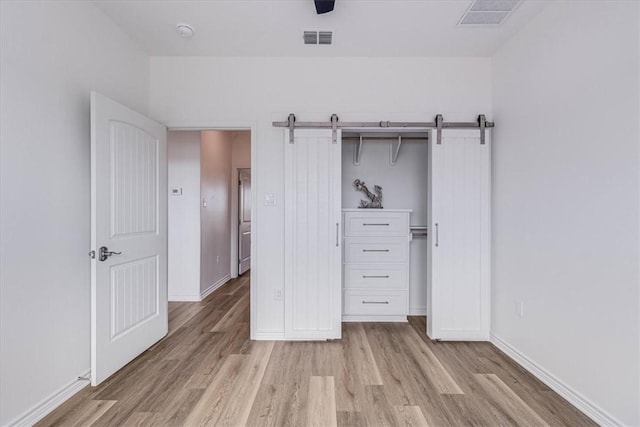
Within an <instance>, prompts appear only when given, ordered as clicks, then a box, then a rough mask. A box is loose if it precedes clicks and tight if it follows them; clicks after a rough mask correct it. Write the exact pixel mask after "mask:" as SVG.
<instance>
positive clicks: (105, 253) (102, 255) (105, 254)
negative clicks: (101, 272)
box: [98, 246, 122, 261]
mask: <svg viewBox="0 0 640 427" xmlns="http://www.w3.org/2000/svg"><path fill="white" fill-rule="evenodd" d="M112 255H122V252H111V251H109V248H107V247H106V246H102V247H101V248H100V252H99V257H98V259H99V260H100V261H106V260H107V258H109V257H110V256H112Z"/></svg>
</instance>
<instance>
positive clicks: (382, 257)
mask: <svg viewBox="0 0 640 427" xmlns="http://www.w3.org/2000/svg"><path fill="white" fill-rule="evenodd" d="M344 243H345V245H344V262H345V263H393V262H408V259H409V256H408V255H409V240H408V238H407V237H385V238H382V237H347V238H345V240H344Z"/></svg>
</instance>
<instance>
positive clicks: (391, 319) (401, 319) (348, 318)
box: [342, 314, 407, 323]
mask: <svg viewBox="0 0 640 427" xmlns="http://www.w3.org/2000/svg"><path fill="white" fill-rule="evenodd" d="M342 321H343V322H345V323H348V322H407V316H387V315H384V316H372V315H369V316H356V315H353V314H343V315H342Z"/></svg>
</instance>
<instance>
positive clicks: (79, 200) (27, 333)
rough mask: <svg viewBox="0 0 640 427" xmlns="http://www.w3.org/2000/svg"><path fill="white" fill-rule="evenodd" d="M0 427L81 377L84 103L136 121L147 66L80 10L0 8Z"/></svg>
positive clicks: (84, 6)
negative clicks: (109, 107) (107, 103)
mask: <svg viewBox="0 0 640 427" xmlns="http://www.w3.org/2000/svg"><path fill="white" fill-rule="evenodd" d="M0 17H1V18H0V19H1V21H0V43H1V44H0V52H1V53H0V68H1V71H0V92H1V93H2V97H1V98H0V121H1V126H0V141H1V144H0V189H1V192H0V216H1V225H0V234H1V235H2V239H1V241H0V253H1V259H0V281H1V291H0V292H1V297H0V337H1V338H0V339H1V341H0V348H1V350H0V352H1V353H0V355H1V356H0V396H1V399H0V424H2V425H4V424H6V423H8V422H10V421H11V420H13V419H15V418H16V417H17V416H19V415H20V414H22V413H23V412H25V411H27V410H29V409H30V408H31V407H32V406H34V405H36V404H37V403H39V402H41V401H42V400H43V399H45V398H46V397H48V396H50V395H51V394H52V393H54V392H56V391H57V390H58V389H60V388H61V387H63V386H65V385H66V384H68V383H70V382H72V381H74V380H75V379H76V377H77V376H78V375H80V374H83V373H86V372H87V371H88V370H89V365H90V363H89V357H90V355H89V351H90V338H89V335H90V331H89V325H90V311H89V310H90V307H89V304H90V300H89V298H90V268H89V267H90V261H89V257H88V256H87V252H88V251H89V249H90V248H89V243H90V236H89V180H90V175H89V137H90V135H89V91H91V90H96V91H99V92H101V93H103V94H105V95H107V96H109V97H111V98H113V99H115V100H117V101H119V102H122V103H124V104H126V105H128V106H130V107H132V108H134V109H137V110H138V111H141V112H143V113H145V112H146V110H147V93H148V59H147V57H146V56H145V55H144V54H142V53H141V52H140V51H139V50H138V49H137V47H135V45H133V44H132V42H131V41H130V39H129V38H128V37H127V36H125V35H124V33H122V32H121V30H120V29H119V28H118V27H117V26H116V25H115V24H113V23H112V21H110V20H109V19H108V18H107V17H106V16H104V15H103V14H102V12H100V11H99V10H98V9H96V8H95V7H94V6H92V5H91V4H89V3H86V2H76V1H70V2H55V3H54V2H48V1H43V2H36V1H29V2H24V1H23V2H17V1H16V2H8V1H2V2H0Z"/></svg>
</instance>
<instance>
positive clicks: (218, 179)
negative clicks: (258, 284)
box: [200, 130, 233, 293]
mask: <svg viewBox="0 0 640 427" xmlns="http://www.w3.org/2000/svg"><path fill="white" fill-rule="evenodd" d="M232 142H233V133H232V132H226V131H214V130H207V131H203V132H202V139H201V144H200V171H201V181H200V198H201V202H203V203H205V202H206V206H204V204H203V203H201V204H200V292H201V293H204V292H205V291H207V290H209V289H210V288H211V287H212V286H214V285H220V283H221V281H226V280H228V279H229V277H230V270H231V144H232Z"/></svg>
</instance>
